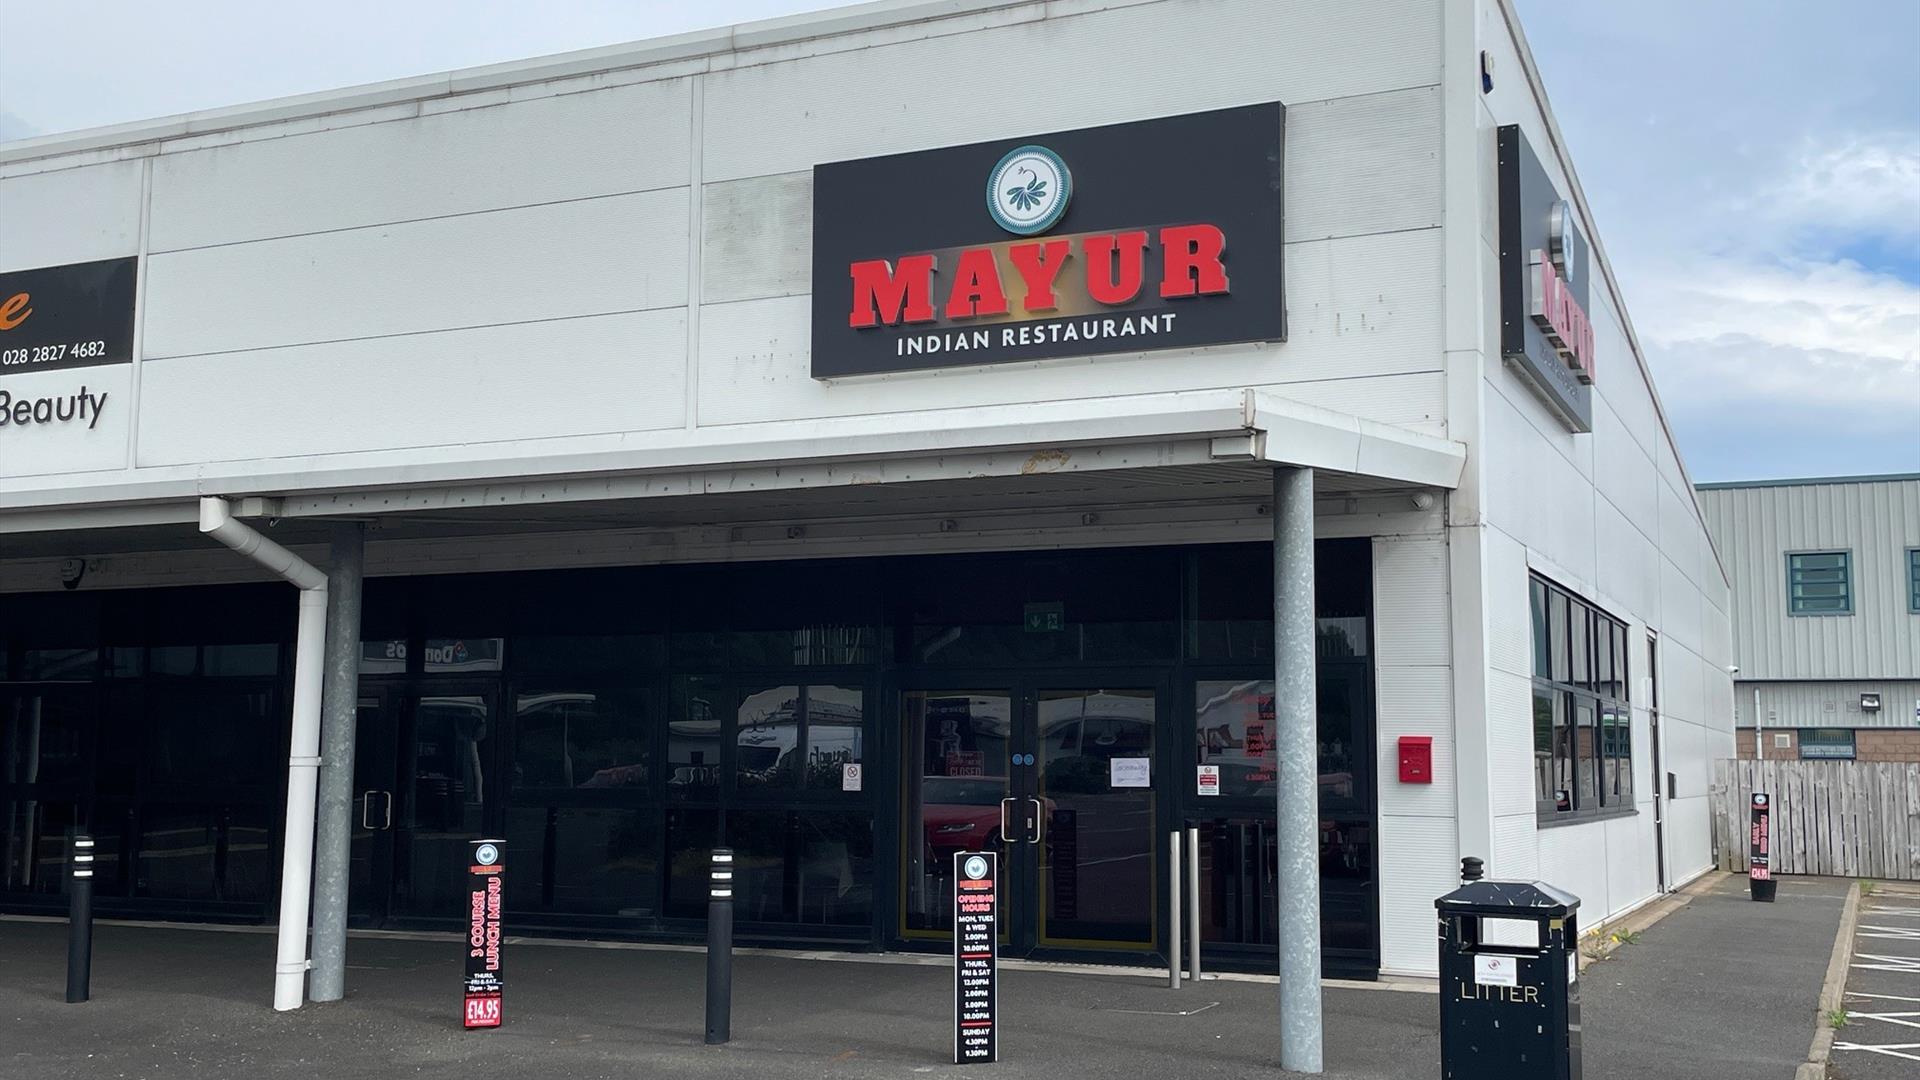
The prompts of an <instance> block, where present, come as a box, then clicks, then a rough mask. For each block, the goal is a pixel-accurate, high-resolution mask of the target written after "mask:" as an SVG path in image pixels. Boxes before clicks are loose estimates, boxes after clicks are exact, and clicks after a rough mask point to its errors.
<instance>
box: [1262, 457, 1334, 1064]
mask: <svg viewBox="0 0 1920 1080" xmlns="http://www.w3.org/2000/svg"><path fill="white" fill-rule="evenodd" d="M1315 625H1316V624H1315V622H1314V615H1313V470H1312V469H1298V468H1280V469H1276V470H1274V474H1273V662H1274V679H1273V686H1274V695H1273V706H1274V729H1275V730H1274V740H1273V752H1274V761H1275V763H1276V765H1277V767H1278V769H1277V783H1276V785H1275V786H1276V787H1277V789H1278V819H1277V823H1276V828H1277V834H1278V835H1277V843H1278V853H1277V854H1278V862H1279V866H1278V869H1279V877H1280V884H1279V889H1278V892H1279V894H1280V895H1279V908H1280V911H1279V921H1278V924H1277V925H1278V929H1279V936H1280V1067H1281V1068H1283V1069H1288V1070H1291V1071H1293V1072H1301V1073H1319V1072H1320V1071H1321V1070H1322V1064H1321V1035H1322V1031H1321V1012H1320V778H1319V773H1320V745H1319V737H1318V726H1319V718H1318V706H1317V703H1316V701H1315V671H1314V665H1315V659H1316V650H1315Z"/></svg>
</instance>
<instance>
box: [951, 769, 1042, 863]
mask: <svg viewBox="0 0 1920 1080" xmlns="http://www.w3.org/2000/svg"><path fill="white" fill-rule="evenodd" d="M1006 792H1007V781H1006V779H1005V778H1004V777H998V776H928V777H924V778H922V780H921V789H920V798H921V807H920V819H921V827H922V828H923V829H924V830H925V832H926V841H927V859H928V860H929V865H930V866H950V865H952V862H953V854H954V852H956V851H985V850H987V849H988V848H993V847H997V846H999V844H1000V839H1001V837H1000V800H1001V799H1004V798H1006ZM1020 802H1021V803H1023V804H1025V803H1026V800H1025V799H1022V800H1020ZM1040 804H1041V812H1042V813H1044V814H1046V815H1047V818H1048V821H1049V822H1050V823H1051V822H1052V821H1053V820H1054V818H1055V816H1056V814H1057V812H1058V807H1057V806H1056V805H1055V803H1054V801H1053V800H1052V799H1041V800H1040ZM1008 812H1009V813H1019V812H1020V811H1019V809H1018V808H1016V807H1010V808H1009V809H1008ZM1012 824H1013V825H1014V828H1015V829H1016V830H1017V829H1019V828H1021V827H1023V825H1022V824H1021V823H1020V822H1019V821H1018V820H1017V819H1016V820H1015V821H1014V822H1013V823H1012ZM1049 829H1051V825H1049ZM1016 835H1017V833H1016Z"/></svg>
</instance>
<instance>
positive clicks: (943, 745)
mask: <svg viewBox="0 0 1920 1080" xmlns="http://www.w3.org/2000/svg"><path fill="white" fill-rule="evenodd" d="M900 704H901V713H902V717H901V719H902V722H903V724H904V726H905V729H906V731H905V738H906V740H907V746H908V747H909V748H910V753H911V756H910V757H908V758H907V760H908V761H909V762H915V761H917V763H918V767H917V768H915V767H912V766H911V765H910V766H909V767H908V768H907V769H906V772H905V775H903V776H902V777H901V781H900V782H901V785H902V787H903V788H904V789H905V790H904V800H903V804H904V805H905V807H906V811H907V820H906V821H905V822H904V823H903V831H902V836H903V842H902V848H903V851H902V855H903V857H904V859H905V861H906V867H905V875H904V876H905V878H906V893H907V894H906V896H905V897H904V898H903V899H902V929H903V930H905V931H908V932H915V931H919V932H928V933H951V932H952V927H953V883H952V878H953V857H954V855H955V854H956V853H958V852H962V851H982V850H986V849H988V848H992V847H996V846H997V845H999V844H1000V843H1001V836H1000V800H1002V799H1004V798H1006V797H1007V739H1008V736H1009V734H1010V732H1011V724H1012V717H1013V709H1012V699H1011V698H1009V697H1008V696H1007V695H1006V694H1001V693H991V692H987V693H971V692H967V691H931V690H912V691H908V692H907V693H905V694H902V695H901V703H900ZM1002 910H1003V911H1004V906H1003V909H1002Z"/></svg>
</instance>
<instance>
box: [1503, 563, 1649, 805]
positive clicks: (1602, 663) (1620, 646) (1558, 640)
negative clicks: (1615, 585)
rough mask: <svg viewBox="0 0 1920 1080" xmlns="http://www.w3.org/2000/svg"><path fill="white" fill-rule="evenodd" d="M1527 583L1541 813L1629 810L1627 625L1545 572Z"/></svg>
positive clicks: (1630, 724)
mask: <svg viewBox="0 0 1920 1080" xmlns="http://www.w3.org/2000/svg"><path fill="white" fill-rule="evenodd" d="M1528 588H1529V592H1530V594H1531V596H1532V603H1533V611H1534V619H1533V657H1534V664H1535V669H1534V673H1533V754H1534V805H1535V806H1536V807H1537V809H1538V811H1539V813H1540V814H1541V815H1542V816H1543V817H1545V816H1550V815H1556V814H1567V813H1575V812H1580V811H1595V810H1600V809H1603V808H1610V807H1615V806H1617V807H1620V808H1622V809H1628V808H1631V807H1632V806H1633V712H1632V710H1631V709H1630V708H1629V707H1628V703H1627V697H1626V695H1627V687H1628V685H1629V684H1630V680H1629V673H1630V672H1629V669H1630V666H1631V665H1630V664H1629V662H1628V656H1627V628H1626V624H1625V623H1622V622H1621V621H1620V620H1618V619H1615V618H1613V617H1612V616H1610V615H1608V614H1607V613H1606V612H1604V611H1601V610H1600V609H1599V608H1596V607H1594V606H1592V605H1591V604H1588V603H1587V602H1586V601H1584V600H1581V599H1579V598H1578V597H1575V596H1573V595H1571V594H1570V593H1568V592H1566V591H1565V590H1564V589H1562V588H1560V587H1559V586H1557V585H1554V584H1553V583H1552V582H1549V581H1547V580H1545V579H1544V578H1539V577H1533V578H1530V579H1529V583H1528ZM1543 608H1544V610H1545V611H1546V613H1547V615H1546V618H1544V619H1543V618H1541V611H1542V610H1543Z"/></svg>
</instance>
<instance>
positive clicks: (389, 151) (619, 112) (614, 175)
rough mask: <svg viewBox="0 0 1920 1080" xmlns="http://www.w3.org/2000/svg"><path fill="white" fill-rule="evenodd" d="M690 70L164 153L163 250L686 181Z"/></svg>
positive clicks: (159, 244) (155, 239) (158, 210)
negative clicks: (685, 74) (686, 75)
mask: <svg viewBox="0 0 1920 1080" xmlns="http://www.w3.org/2000/svg"><path fill="white" fill-rule="evenodd" d="M688 86H689V83H688V80H686V79H673V80H667V81H663V82H652V83H639V84H635V85H631V86H618V87H614V88H611V89H607V90H597V91H594V92H592V93H578V94H565V95H561V96H558V97H548V98H537V99H534V100H531V101H520V102H514V103H513V104H510V105H494V106H490V107H486V108H473V109H462V110H459V111H455V112H446V113H438V114H433V115H428V116H421V117H417V118H413V119H405V120H396V121H390V122H387V123H380V124H366V125H361V126H356V127H343V128H335V129H333V130H330V131H320V132H314V133H311V134H302V135H289V136H287V137H285V138H280V139H265V140H260V141H257V142H247V143H239V144H230V145H226V146H214V147H209V148H207V149H202V150H192V151H187V152H184V153H177V154H173V153H170V154H162V155H161V156H160V157H159V158H157V159H156V160H155V161H154V166H153V200H154V216H153V228H152V237H151V241H150V243H151V246H152V249H153V250H154V251H168V250H173V249H176V248H188V247H205V246H209V245H213V244H232V243H238V242H240V241H244V240H260V239H266V238H269V237H278V236H292V235H297V234H301V233H313V232H327V231H331V230H335V229H351V228H357V227H360V226H364V225H378V224H385V223H390V222H396V221H414V220H419V219H422V218H437V217H446V216H449V215H454V214H471V213H476V212H478V211H483V210H500V209H504V208H506V207H511V206H529V205H533V204H536V203H549V202H563V201H566V200H570V199H584V198H591V197H594V196H599V195H613V194H620V193H623V192H634V191H644V190H647V189H649V188H663V187H684V186H685V185H686V183H687V164H688V162H687V154H688V143H689V134H690V131H691V124H690V122H689V119H688V115H687V109H688V106H689V101H690V95H689V90H688Z"/></svg>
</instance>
